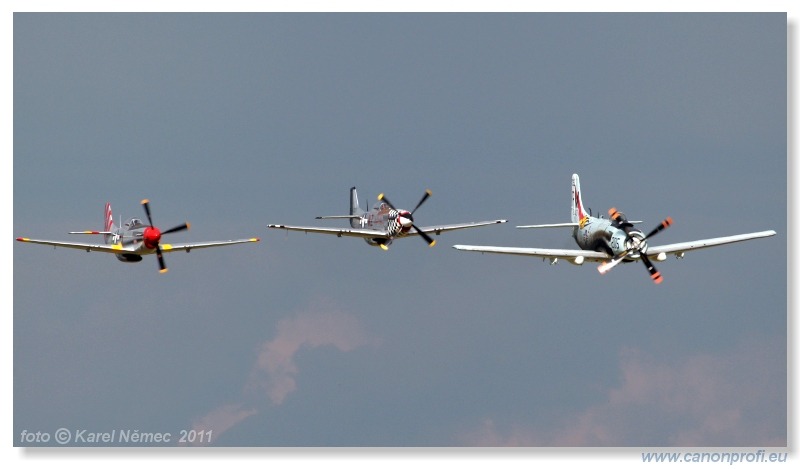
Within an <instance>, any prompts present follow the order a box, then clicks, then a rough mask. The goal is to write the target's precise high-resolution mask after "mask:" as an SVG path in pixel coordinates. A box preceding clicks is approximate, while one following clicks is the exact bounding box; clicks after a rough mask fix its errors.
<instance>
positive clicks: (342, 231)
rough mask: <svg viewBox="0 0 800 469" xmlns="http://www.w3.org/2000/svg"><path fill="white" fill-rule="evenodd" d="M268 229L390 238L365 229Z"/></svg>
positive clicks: (307, 227) (305, 227) (309, 227)
mask: <svg viewBox="0 0 800 469" xmlns="http://www.w3.org/2000/svg"><path fill="white" fill-rule="evenodd" d="M267 227H268V228H275V229H280V230H288V231H302V232H304V233H319V234H329V235H336V236H339V237H342V236H349V237H353V238H385V237H387V236H388V235H387V234H386V232H385V231H380V230H369V229H365V228H324V227H320V226H292V225H268V226H267Z"/></svg>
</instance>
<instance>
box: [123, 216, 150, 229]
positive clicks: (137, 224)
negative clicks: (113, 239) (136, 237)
mask: <svg viewBox="0 0 800 469" xmlns="http://www.w3.org/2000/svg"><path fill="white" fill-rule="evenodd" d="M145 226H147V225H145V224H144V223H142V220H141V219H139V218H131V219H130V220H128V221H126V222H125V228H127V229H129V230H134V229H136V228H144V227H145Z"/></svg>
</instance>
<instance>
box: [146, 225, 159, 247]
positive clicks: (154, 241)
mask: <svg viewBox="0 0 800 469" xmlns="http://www.w3.org/2000/svg"><path fill="white" fill-rule="evenodd" d="M142 240H143V241H144V245H145V247H146V248H148V249H155V248H156V246H158V242H159V241H160V240H161V231H160V230H159V229H158V228H156V227H155V226H151V227H148V228H145V229H144V233H143V234H142Z"/></svg>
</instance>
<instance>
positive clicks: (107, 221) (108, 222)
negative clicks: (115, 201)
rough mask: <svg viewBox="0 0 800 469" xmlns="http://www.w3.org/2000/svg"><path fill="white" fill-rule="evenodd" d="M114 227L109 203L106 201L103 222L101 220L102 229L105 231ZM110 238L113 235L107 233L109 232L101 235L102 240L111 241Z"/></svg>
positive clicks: (112, 229)
mask: <svg viewBox="0 0 800 469" xmlns="http://www.w3.org/2000/svg"><path fill="white" fill-rule="evenodd" d="M114 229H115V227H114V219H113V218H112V216H111V204H110V203H108V202H106V209H105V213H104V222H103V231H106V232H108V231H114ZM112 238H113V235H109V234H107V235H104V236H103V240H104V241H105V242H106V243H111V239H112Z"/></svg>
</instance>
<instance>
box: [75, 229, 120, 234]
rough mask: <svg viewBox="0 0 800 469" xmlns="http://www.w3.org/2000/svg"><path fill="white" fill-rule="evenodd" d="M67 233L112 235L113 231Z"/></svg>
mask: <svg viewBox="0 0 800 469" xmlns="http://www.w3.org/2000/svg"><path fill="white" fill-rule="evenodd" d="M69 234H93V235H113V234H114V232H113V231H90V230H87V231H70V232H69Z"/></svg>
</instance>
